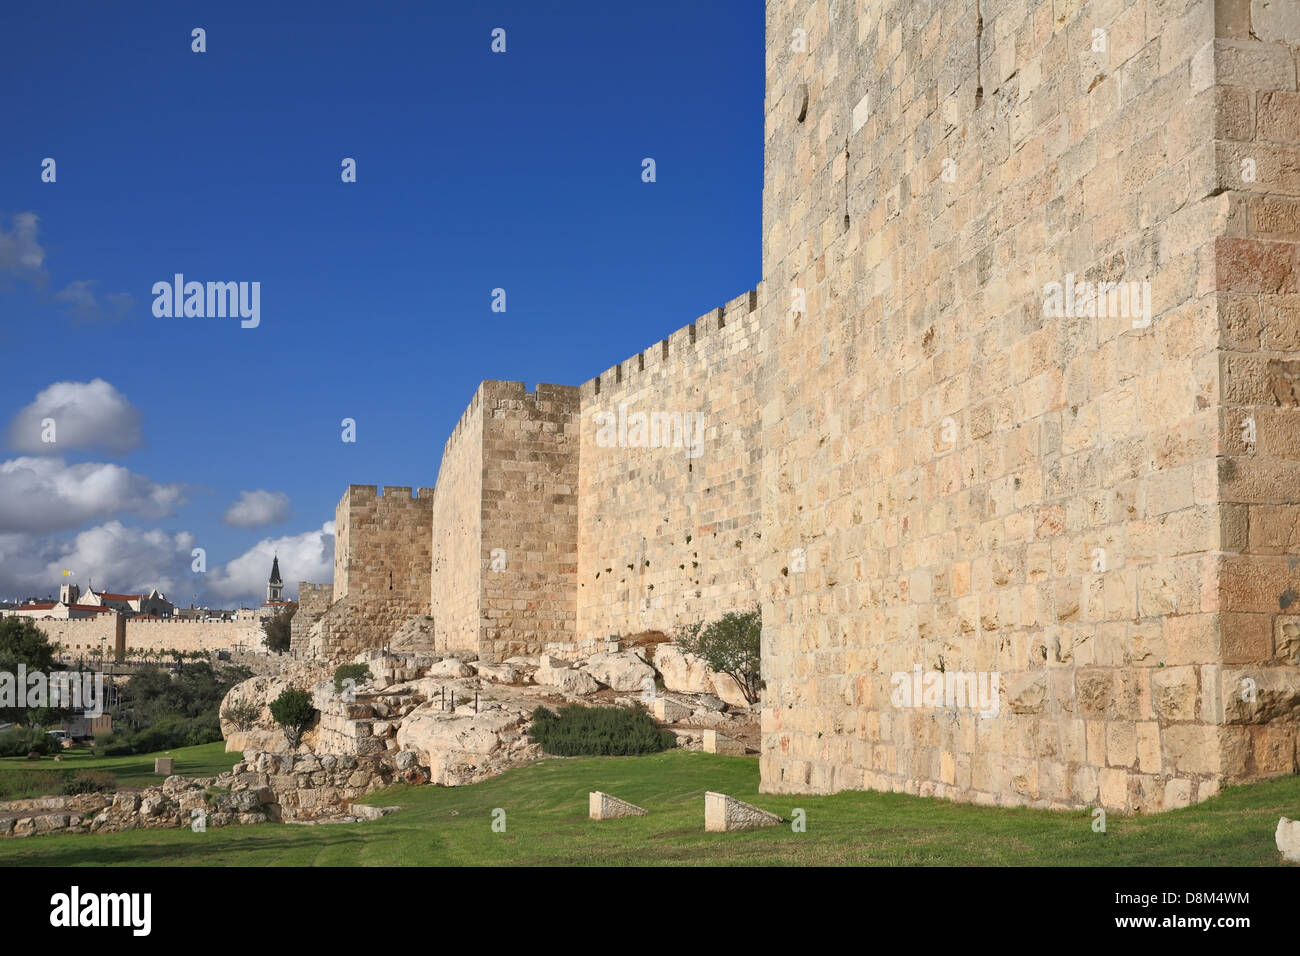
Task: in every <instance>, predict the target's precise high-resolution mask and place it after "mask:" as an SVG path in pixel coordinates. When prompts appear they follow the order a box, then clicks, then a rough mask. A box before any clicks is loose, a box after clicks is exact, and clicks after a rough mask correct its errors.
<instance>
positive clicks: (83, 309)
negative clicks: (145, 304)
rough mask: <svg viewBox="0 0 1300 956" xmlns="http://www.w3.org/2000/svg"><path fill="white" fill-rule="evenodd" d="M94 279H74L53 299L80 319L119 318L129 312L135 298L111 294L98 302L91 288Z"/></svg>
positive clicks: (122, 294)
mask: <svg viewBox="0 0 1300 956" xmlns="http://www.w3.org/2000/svg"><path fill="white" fill-rule="evenodd" d="M94 284H95V280H94V279H76V280H74V281H72V282H69V283H68V284H67V285H66V286H64V287H63V288H62V289H60V290H59V291H58V292H56V293H54V299H55V301H57V302H62V303H64V304H65V305H66V306H68V310H69V311H70V312H71V313H72V314H73V315H75V316H77V318H80V319H103V318H119V317H121V316H123V315H125V314H126V313H127V312H129V311H130V309H131V306H133V305H134V304H135V298H134V296H132V295H131V294H130V293H128V292H113V293H110V294H109V295H106V296H104V301H102V302H101V301H100V299H99V297H98V296H96V295H95V292H94V290H93V289H91V286H93V285H94Z"/></svg>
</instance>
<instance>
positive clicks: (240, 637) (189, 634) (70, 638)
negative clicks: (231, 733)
mask: <svg viewBox="0 0 1300 956" xmlns="http://www.w3.org/2000/svg"><path fill="white" fill-rule="evenodd" d="M115 617H116V615H113V614H100V615H97V616H96V617H95V618H93V619H89V620H80V621H35V622H34V623H35V624H36V626H37V627H39V628H40V629H41V631H42V632H44V634H45V636H46V637H48V638H49V639H50V640H51V641H57V642H58V643H60V644H62V645H63V646H64V647H66V648H67V653H69V654H71V655H73V656H76V655H78V654H87V653H98V652H99V648H100V646H101V642H100V638H103V642H102V646H103V647H104V652H105V653H106V654H112V653H113V629H114V627H115V624H114V619H115ZM236 646H242V647H243V648H244V649H245V650H246V651H259V650H265V649H266V635H265V633H264V632H263V631H262V625H261V623H260V622H258V621H172V620H162V621H141V620H133V619H132V618H127V620H126V647H127V650H128V651H129V650H161V651H173V650H174V651H228V650H232V649H234V648H235V647H236Z"/></svg>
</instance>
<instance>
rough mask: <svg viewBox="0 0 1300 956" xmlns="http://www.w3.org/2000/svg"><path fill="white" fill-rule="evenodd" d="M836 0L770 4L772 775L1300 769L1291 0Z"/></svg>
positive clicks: (1208, 781)
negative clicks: (801, 305) (1122, 296)
mask: <svg viewBox="0 0 1300 956" xmlns="http://www.w3.org/2000/svg"><path fill="white" fill-rule="evenodd" d="M830 9H831V10H833V11H834V14H833V15H834V19H833V20H831V19H828V17H829V16H830V15H831V14H828V8H827V6H826V5H824V4H815V5H805V4H794V3H775V2H771V3H769V4H768V7H767V11H768V23H767V32H768V37H769V47H768V59H767V64H768V80H767V99H766V110H767V116H766V123H765V179H764V191H763V219H764V250H763V272H764V277H765V282H766V284H767V286H768V297H769V300H770V301H772V302H773V303H777V304H778V305H777V308H779V309H780V310H781V314H780V322H779V334H777V335H774V336H773V340H772V341H773V347H772V348H771V349H770V350H769V351H768V352H767V354H766V356H765V360H766V361H767V362H769V363H771V365H772V368H773V369H774V370H775V372H776V374H775V375H774V376H772V377H771V378H770V379H769V380H770V381H771V382H772V383H773V388H772V392H771V395H770V397H769V399H768V402H767V404H766V405H765V407H764V411H763V422H764V434H763V441H764V457H763V468H762V478H761V482H762V487H763V496H762V498H763V526H764V531H765V538H767V539H768V540H770V542H771V543H772V545H773V546H774V548H775V550H773V551H772V552H770V553H769V554H768V556H767V559H766V561H765V563H764V565H763V567H762V569H761V570H762V573H761V577H762V580H763V581H764V582H765V584H766V588H767V589H766V594H765V597H766V599H765V602H764V615H763V623H764V645H763V669H764V675H765V677H766V679H767V689H766V692H765V697H764V701H763V740H762V758H761V769H762V781H763V788H764V789H765V790H767V791H776V792H809V791H815V792H827V791H834V790H840V789H846V788H852V789H862V788H869V789H881V790H900V791H907V792H912V793H921V794H934V795H939V796H943V797H949V798H953V799H959V800H966V801H975V802H981V803H997V804H1031V805H1037V806H1053V807H1082V806H1099V805H1100V806H1104V807H1106V808H1113V809H1119V810H1127V811H1134V810H1159V809H1164V808H1170V807H1178V806H1182V805H1185V804H1187V803H1189V802H1192V801H1197V800H1202V799H1205V798H1206V797H1208V796H1210V795H1212V794H1214V793H1215V792H1217V791H1218V789H1219V787H1220V785H1221V784H1222V783H1223V782H1225V781H1231V782H1235V781H1245V780H1252V779H1258V778H1260V777H1265V776H1269V775H1275V774H1282V773H1293V772H1295V771H1296V769H1297V759H1298V757H1297V720H1298V717H1300V706H1298V705H1300V667H1298V666H1297V664H1298V662H1300V642H1298V641H1297V635H1298V634H1300V628H1298V627H1297V623H1298V622H1297V617H1296V612H1297V610H1298V609H1300V605H1298V604H1297V603H1296V597H1295V595H1296V594H1297V593H1300V562H1298V561H1297V555H1300V538H1297V536H1296V533H1295V531H1294V529H1295V528H1297V527H1300V441H1297V436H1300V390H1297V388H1296V384H1297V371H1298V370H1300V361H1298V360H1300V353H1298V352H1297V349H1300V297H1297V292H1300V288H1298V285H1297V283H1298V280H1300V270H1298V269H1297V265H1296V263H1297V240H1300V203H1297V199H1300V177H1298V176H1297V174H1296V169H1297V168H1298V166H1297V164H1298V163H1300V100H1298V98H1297V92H1296V89H1297V87H1296V75H1297V71H1296V64H1297V54H1298V53H1300V15H1298V13H1300V11H1297V8H1296V7H1295V6H1294V5H1282V4H1271V5H1269V4H1261V3H1254V4H1252V3H1250V2H1248V0H1160V2H1153V0H1147V2H1143V0H1092V2H1087V0H1076V2H1067V3H1061V2H1056V3H1049V2H1030V0H983V2H981V3H980V4H979V7H978V10H979V12H978V13H977V8H976V5H975V4H972V3H968V2H965V0H906V2H904V0H885V2H879V3H872V4H867V5H865V8H864V5H860V4H841V5H833V6H832V7H831V8H830ZM1284 9H1285V10H1286V11H1288V12H1284ZM796 31H803V35H804V36H805V37H806V45H805V46H804V48H803V50H802V51H801V50H799V49H798V48H797V47H798V44H797V43H795V42H792V40H791V38H792V37H795V38H797V37H798V36H799V35H800V34H799V33H797V32H796ZM1245 160H1253V162H1245ZM1075 281H1087V282H1094V283H1097V282H1105V281H1114V282H1124V283H1130V282H1132V283H1137V284H1138V287H1139V289H1141V286H1142V284H1143V283H1149V291H1147V292H1145V293H1144V295H1146V296H1149V298H1148V299H1147V301H1148V302H1149V309H1141V308H1130V309H1129V310H1128V311H1127V312H1126V311H1124V310H1123V309H1121V310H1119V312H1118V314H1117V311H1116V309H1115V308H1114V304H1113V303H1107V307H1106V308H1104V309H1103V308H1101V304H1102V303H1101V300H1100V299H1097V298H1093V301H1092V303H1091V307H1089V304H1088V302H1087V301H1086V299H1087V298H1088V296H1087V294H1086V293H1079V294H1078V295H1077V296H1075V295H1072V294H1070V293H1068V292H1067V293H1066V294H1064V295H1062V289H1063V288H1065V287H1070V286H1071V285H1072V283H1073V282H1075ZM1053 284H1055V285H1053ZM798 294H802V295H803V296H805V297H806V311H804V312H802V313H800V312H796V311H794V310H793V309H792V302H793V301H797V296H798ZM1072 300H1073V301H1072ZM1120 304H1121V305H1122V303H1120ZM1143 304H1145V303H1143ZM1071 306H1073V308H1071ZM1144 313H1145V314H1144ZM796 547H798V548H804V549H806V552H807V570H806V572H804V573H802V574H789V575H785V574H783V573H782V571H781V568H782V567H783V566H784V565H786V564H787V563H788V560H789V559H788V557H787V554H788V551H789V550H790V549H793V548H796ZM913 674H915V675H916V678H917V679H918V680H917V682H916V683H921V684H922V686H927V685H928V686H931V687H933V686H935V681H937V686H938V687H939V688H940V689H941V690H946V689H947V686H946V685H952V684H954V683H955V679H956V678H957V677H963V678H965V679H966V680H967V683H966V686H970V685H969V683H968V681H969V679H972V678H973V679H975V680H977V681H978V680H979V679H981V678H983V679H985V680H987V678H989V677H991V676H993V675H997V676H998V678H999V681H1000V695H999V696H1000V702H999V706H998V708H997V709H996V712H995V713H991V714H989V715H988V716H982V715H981V709H980V707H979V706H978V704H976V705H975V706H972V704H971V702H970V701H969V700H968V699H967V700H957V701H955V702H954V701H951V700H949V699H947V696H946V695H944V694H940V695H935V697H934V698H930V697H927V696H926V695H925V694H918V693H914V692H913V688H914V687H915V686H916V685H915V683H914V682H913V681H912V680H910V679H909V678H911V676H912V675H913ZM895 675H904V678H903V679H902V680H896V679H895ZM931 675H937V678H934V679H932V678H931ZM953 690H954V691H956V690H958V688H957V687H953ZM908 698H910V699H908Z"/></svg>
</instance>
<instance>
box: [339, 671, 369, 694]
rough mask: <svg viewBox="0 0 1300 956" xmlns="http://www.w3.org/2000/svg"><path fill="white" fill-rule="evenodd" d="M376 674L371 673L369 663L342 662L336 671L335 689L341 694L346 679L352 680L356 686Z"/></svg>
mask: <svg viewBox="0 0 1300 956" xmlns="http://www.w3.org/2000/svg"><path fill="white" fill-rule="evenodd" d="M374 676H375V675H374V674H372V673H370V665H369V664H342V665H340V666H339V667H338V668H337V669H336V670H335V671H334V689H335V690H336V691H338V692H339V693H340V694H341V693H343V687H344V684H345V682H346V681H349V680H350V681H352V684H353V686H356V685H357V684H364V683H365V682H366V681H368V680H371V679H372V678H373V677H374Z"/></svg>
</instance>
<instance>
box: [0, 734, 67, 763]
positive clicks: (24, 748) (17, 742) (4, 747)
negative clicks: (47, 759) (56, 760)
mask: <svg viewBox="0 0 1300 956" xmlns="http://www.w3.org/2000/svg"><path fill="white" fill-rule="evenodd" d="M33 750H34V751H36V752H37V753H38V754H41V755H42V756H48V755H49V754H57V753H60V752H62V750H63V748H62V746H60V744H59V742H58V741H57V740H55V739H54V738H53V737H51V736H50V735H49V734H47V733H46V732H45V730H44V728H41V727H14V728H13V729H12V730H6V731H5V732H4V733H0V757H26V756H27V755H28V754H29V753H31V752H32V751H33Z"/></svg>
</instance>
